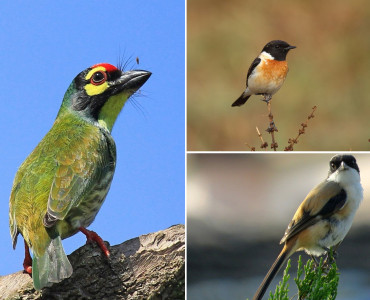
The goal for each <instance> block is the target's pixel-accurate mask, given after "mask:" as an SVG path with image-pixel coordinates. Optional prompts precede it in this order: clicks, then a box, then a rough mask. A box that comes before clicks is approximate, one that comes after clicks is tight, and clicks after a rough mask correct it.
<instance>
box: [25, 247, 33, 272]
mask: <svg viewBox="0 0 370 300" xmlns="http://www.w3.org/2000/svg"><path fill="white" fill-rule="evenodd" d="M23 268H24V272H25V273H27V274H30V275H31V276H32V257H31V254H30V248H29V247H28V245H27V243H26V241H24V261H23Z"/></svg>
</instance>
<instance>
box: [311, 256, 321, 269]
mask: <svg viewBox="0 0 370 300" xmlns="http://www.w3.org/2000/svg"><path fill="white" fill-rule="evenodd" d="M310 256H311V258H312V260H313V262H314V264H315V269H316V268H317V267H318V266H319V265H320V263H319V262H318V261H317V259H316V257H315V256H313V255H310Z"/></svg>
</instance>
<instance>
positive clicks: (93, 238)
mask: <svg viewBox="0 0 370 300" xmlns="http://www.w3.org/2000/svg"><path fill="white" fill-rule="evenodd" d="M79 230H80V231H81V232H82V233H83V234H84V235H86V238H87V241H86V242H87V243H88V242H92V241H94V242H96V243H97V244H98V245H99V247H100V249H101V250H102V251H103V253H104V254H105V256H106V257H109V255H110V252H109V250H108V248H107V246H106V245H105V244H104V242H103V239H102V238H101V237H100V236H99V235H98V234H97V233H96V232H95V231H92V230H88V229H86V228H85V227H80V228H79Z"/></svg>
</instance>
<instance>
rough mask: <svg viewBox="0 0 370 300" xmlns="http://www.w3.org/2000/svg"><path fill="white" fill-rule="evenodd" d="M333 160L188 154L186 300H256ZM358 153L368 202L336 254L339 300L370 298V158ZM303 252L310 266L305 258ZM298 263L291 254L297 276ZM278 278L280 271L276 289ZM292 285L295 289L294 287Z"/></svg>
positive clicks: (314, 155)
mask: <svg viewBox="0 0 370 300" xmlns="http://www.w3.org/2000/svg"><path fill="white" fill-rule="evenodd" d="M333 155H334V154H333V153H320V154H318V153H312V154H304V153H289V154H288V153H280V154H271V153H266V154H264V153H259V154H188V155H187V164H188V169H187V247H188V250H187V280H188V281H187V284H188V285H187V287H188V293H187V297H188V299H189V300H198V299H199V300H207V299H212V300H218V299H225V300H229V299H240V300H245V299H246V298H249V299H251V298H252V296H253V294H254V292H255V291H256V290H257V288H258V286H259V284H260V283H261V281H262V279H263V277H264V275H265V274H266V273H267V271H268V269H269V268H270V266H271V265H272V263H273V261H274V260H275V258H276V257H277V255H278V254H279V252H280V251H281V249H282V247H281V245H279V241H280V239H281V237H282V236H283V234H284V231H285V229H286V227H287V225H288V223H289V222H290V220H291V218H292V217H293V214H294V212H295V211H296V209H297V208H298V206H299V204H300V203H301V202H302V201H303V199H304V198H305V196H306V195H307V193H308V192H309V191H310V190H311V189H312V188H313V187H314V186H315V185H317V184H318V183H320V182H321V181H323V180H324V179H325V178H326V177H327V173H328V170H329V161H330V158H331V157H332V156H333ZM353 155H354V156H355V157H356V159H357V163H358V165H359V168H360V175H361V182H362V185H363V188H364V200H363V202H362V204H361V206H360V208H359V210H358V212H357V214H356V217H355V220H354V224H353V226H352V228H351V230H350V231H349V233H348V235H347V237H346V238H345V240H344V242H343V243H342V244H341V246H340V248H339V250H338V258H337V264H338V268H339V271H340V273H341V275H340V280H339V290H338V297H337V299H353V300H360V299H364V300H365V299H366V300H368V299H370V298H369V297H370V296H369V295H370V260H369V258H368V257H369V253H370V218H369V212H370V192H369V191H370V153H369V154H365V153H356V154H353ZM300 254H302V256H303V258H304V261H306V260H307V258H308V256H307V255H306V254H304V253H303V252H300ZM297 258H298V255H297V254H295V255H293V256H292V269H291V270H292V271H296V270H297ZM284 268H285V267H284ZM281 278H282V271H280V272H279V273H278V275H277V277H276V278H275V281H274V282H273V283H272V284H271V286H270V288H271V289H272V290H274V289H275V285H276V283H277V282H278V281H279V280H281ZM291 278H292V277H291ZM290 286H291V287H294V288H292V291H293V290H295V284H294V282H291V283H290ZM292 295H293V293H291V294H290V296H292Z"/></svg>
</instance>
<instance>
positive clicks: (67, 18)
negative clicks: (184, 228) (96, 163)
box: [0, 0, 185, 275]
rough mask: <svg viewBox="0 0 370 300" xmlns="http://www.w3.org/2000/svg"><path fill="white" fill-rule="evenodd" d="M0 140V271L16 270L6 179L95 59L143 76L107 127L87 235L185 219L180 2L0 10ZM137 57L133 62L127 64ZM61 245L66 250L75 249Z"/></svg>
mask: <svg viewBox="0 0 370 300" xmlns="http://www.w3.org/2000/svg"><path fill="white" fill-rule="evenodd" d="M1 11H2V17H1V19H0V27H1V28H2V30H1V31H0V44H1V51H0V66H1V67H0V69H1V71H2V72H1V75H0V78H1V90H0V97H1V106H0V112H1V118H2V121H1V123H0V126H1V131H2V132H3V134H2V142H1V147H0V154H1V155H0V157H1V160H2V161H1V165H2V171H1V174H0V176H1V182H2V184H1V186H0V198H1V199H2V200H1V201H0V205H1V207H0V208H1V215H0V237H1V243H0V253H1V254H2V259H1V260H0V275H6V274H9V273H13V272H16V271H19V270H21V269H22V263H23V257H24V248H23V239H22V237H20V239H19V241H18V246H17V249H16V250H15V251H13V249H12V245H11V239H10V234H9V228H8V200H9V194H10V190H11V186H12V182H13V178H14V175H15V173H16V171H17V169H18V167H19V166H20V164H21V163H22V162H23V160H24V159H25V158H26V157H27V155H28V154H29V153H30V152H31V151H32V150H33V148H34V147H35V146H36V145H37V143H38V142H39V141H40V140H41V139H42V137H43V136H44V135H45V134H46V132H47V131H48V130H49V129H50V127H51V126H52V124H53V121H54V119H55V117H56V114H57V112H58V110H59V107H60V104H61V101H62V97H63V95H64V92H65V91H66V89H67V87H68V85H69V84H70V82H71V81H72V79H73V78H74V77H75V76H76V75H77V74H78V73H79V72H80V71H82V70H84V69H85V68H87V67H89V66H91V65H93V64H95V63H99V62H108V63H112V64H116V63H117V62H119V61H120V58H121V57H123V58H124V59H123V61H126V60H127V59H128V60H129V66H130V67H133V68H136V69H144V70H148V71H151V72H152V73H153V75H152V76H151V78H150V79H149V80H148V81H147V83H146V84H145V85H144V86H143V88H142V89H141V92H140V93H141V96H138V97H136V98H135V103H137V104H139V106H140V107H139V108H138V107H136V105H133V104H132V103H127V104H126V106H125V107H124V109H123V111H122V113H121V114H120V116H119V117H118V120H117V122H116V124H115V126H114V128H113V132H112V135H113V137H114V139H115V141H116V145H117V156H118V159H117V168H116V173H115V177H114V179H113V183H112V187H111V190H110V193H109V194H108V196H107V199H106V201H105V203H104V205H103V206H102V208H101V210H100V212H99V214H98V216H97V218H96V219H95V221H94V223H93V224H92V225H91V226H90V227H89V229H92V230H95V231H97V232H98V233H99V234H100V235H101V236H102V238H103V239H104V240H107V241H109V242H110V244H111V245H115V244H118V243H121V242H123V241H125V240H127V239H130V238H133V237H136V236H138V235H141V234H146V233H150V232H154V231H157V230H161V229H165V228H167V227H169V226H171V225H174V224H179V223H184V222H185V220H184V219H185V204H184V199H185V196H184V193H185V183H184V174H185V162H184V158H185V152H184V151H185V132H184V130H185V129H184V128H185V112H184V109H185V4H184V1H170V0H167V1H89V2H86V1H74V2H72V1H69V2H66V1H63V2H45V1H43V2H41V1H40V2H39V3H38V4H37V2H35V1H33V2H32V4H31V2H29V3H26V2H21V1H8V2H4V3H2V4H1ZM136 57H139V62H140V63H139V65H137V64H136V61H135V59H136ZM85 241H86V239H85V237H84V235H83V234H81V233H79V234H76V235H75V236H73V237H71V238H69V239H66V240H64V241H63V244H64V248H65V251H66V253H67V254H69V253H71V252H72V251H74V250H75V249H77V248H79V247H80V246H82V245H84V244H85Z"/></svg>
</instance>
